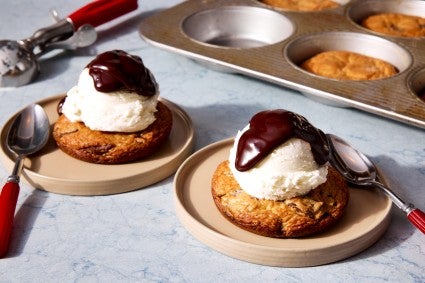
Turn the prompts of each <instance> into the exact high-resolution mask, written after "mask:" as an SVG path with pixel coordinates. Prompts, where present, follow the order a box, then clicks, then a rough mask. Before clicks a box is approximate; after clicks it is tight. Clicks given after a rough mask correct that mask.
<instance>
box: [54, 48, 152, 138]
mask: <svg viewBox="0 0 425 283" xmlns="http://www.w3.org/2000/svg"><path fill="white" fill-rule="evenodd" d="M158 96H159V91H158V85H157V83H156V81H155V79H154V77H153V75H152V74H151V72H150V71H149V70H148V69H147V68H146V67H145V66H144V65H143V62H142V60H141V58H140V57H137V56H134V55H130V54H127V53H125V52H124V51H121V50H114V51H109V52H105V53H102V54H100V55H99V56H98V57H96V59H94V60H93V61H92V62H91V63H90V64H89V65H88V66H87V67H86V68H85V69H84V70H83V71H82V72H81V74H80V76H79V80H78V84H77V85H76V86H74V87H73V88H71V89H70V90H69V91H68V93H67V97H66V99H65V102H64V103H63V105H62V108H61V111H62V113H63V114H64V115H65V116H66V117H67V118H68V120H70V121H71V122H83V123H84V124H85V125H86V126H87V127H88V128H90V129H92V130H99V131H108V132H137V131H141V130H143V129H145V128H147V127H148V126H149V125H150V124H152V123H153V122H154V121H155V112H156V105H157V102H158Z"/></svg>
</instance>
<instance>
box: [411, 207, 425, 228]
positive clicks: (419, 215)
mask: <svg viewBox="0 0 425 283" xmlns="http://www.w3.org/2000/svg"><path fill="white" fill-rule="evenodd" d="M407 218H408V219H409V221H410V222H412V224H413V225H415V226H416V227H417V228H418V229H419V230H421V231H422V233H424V234H425V213H424V212H423V211H422V210H420V209H417V208H415V209H414V210H412V211H411V212H410V213H409V214H408V215H407Z"/></svg>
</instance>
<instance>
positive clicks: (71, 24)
mask: <svg viewBox="0 0 425 283" xmlns="http://www.w3.org/2000/svg"><path fill="white" fill-rule="evenodd" d="M137 6H138V5H137V0H96V1H92V2H90V3H89V4H87V5H85V6H83V7H82V8H80V9H78V10H77V11H75V12H73V13H72V14H70V15H69V16H68V17H67V18H65V19H62V20H58V21H57V22H56V23H55V24H53V25H51V26H48V27H45V28H42V29H39V30H37V31H36V32H35V33H34V34H33V35H32V36H31V37H29V38H26V39H23V40H18V41H14V40H0V87H18V86H22V85H25V84H27V83H29V82H30V81H31V80H32V79H34V78H35V76H36V75H37V74H38V72H39V65H38V61H37V59H38V57H40V56H41V55H43V54H45V53H46V52H48V51H50V50H52V49H69V48H71V49H72V48H77V47H84V46H88V45H90V44H92V43H93V42H94V41H96V37H97V35H96V31H95V30H94V27H97V26H99V25H101V24H104V23H106V22H108V21H111V20H113V19H115V18H117V17H119V16H122V15H124V14H126V13H128V12H131V11H133V10H135V9H137Z"/></svg>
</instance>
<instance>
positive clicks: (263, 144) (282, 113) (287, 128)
mask: <svg viewBox="0 0 425 283" xmlns="http://www.w3.org/2000/svg"><path fill="white" fill-rule="evenodd" d="M292 137H297V138H300V139H303V140H304V141H306V142H308V143H310V146H311V151H312V153H313V157H314V160H315V161H316V163H317V164H319V165H323V164H325V163H326V162H327V161H328V160H329V146H328V143H327V139H326V136H325V134H324V133H323V132H322V131H321V130H319V129H317V128H315V127H314V126H312V125H311V124H310V123H309V122H308V121H307V119H305V118H304V117H303V116H301V115H298V114H295V113H293V112H290V111H286V110H283V109H277V110H268V111H262V112H259V113H257V114H255V115H254V116H253V117H252V118H251V120H250V121H249V129H248V130H247V131H246V132H244V133H243V134H242V136H241V137H240V139H239V143H238V145H237V152H236V164H235V166H236V169H237V170H239V171H247V170H249V169H251V168H252V167H254V166H255V164H257V163H258V162H259V161H261V160H262V159H263V158H264V157H266V156H267V155H268V154H269V153H270V152H271V151H272V150H273V149H275V148H276V147H278V146H279V145H281V144H282V143H285V142H286V141H287V140H289V139H290V138H292Z"/></svg>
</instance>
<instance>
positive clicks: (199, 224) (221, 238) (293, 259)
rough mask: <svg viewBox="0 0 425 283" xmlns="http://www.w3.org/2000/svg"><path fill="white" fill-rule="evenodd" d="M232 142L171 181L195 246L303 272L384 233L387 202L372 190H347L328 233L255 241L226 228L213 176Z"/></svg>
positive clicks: (190, 163)
mask: <svg viewBox="0 0 425 283" xmlns="http://www.w3.org/2000/svg"><path fill="white" fill-rule="evenodd" d="M232 143H233V139H227V140H223V141H220V142H217V143H214V144H211V145H209V146H207V147H205V148H204V149H202V150H200V151H198V152H196V153H194V154H193V155H192V156H190V157H189V158H188V159H187V160H186V161H185V162H184V163H183V164H182V165H181V166H180V168H179V169H178V171H177V173H176V176H175V179H174V194H175V195H174V197H175V205H176V212H177V216H178V217H179V219H180V221H181V222H182V224H183V225H184V226H185V227H186V229H187V230H188V231H189V232H190V233H191V234H192V235H193V236H194V237H195V238H197V239H198V240H199V241H201V242H203V243H205V244H206V245H208V246H210V247H211V248H213V249H215V250H217V251H219V252H221V253H223V254H226V255H228V256H231V257H234V258H237V259H241V260H245V261H249V262H253V263H258V264H263V265H271V266H284V267H305V266H314V265H321V264H326V263H331V262H335V261H338V260H341V259H344V258H347V257H349V256H352V255H354V254H356V253H359V252H361V251H362V250H364V249H366V248H367V247H369V246H370V245H372V244H373V243H374V242H376V241H377V240H378V239H379V238H380V237H381V235H382V234H383V233H384V232H385V230H386V228H387V226H388V224H389V221H390V210H391V201H390V200H389V199H388V198H387V197H386V196H384V195H382V194H380V193H378V192H376V191H375V190H373V189H371V190H362V189H350V201H349V205H348V207H347V211H346V213H345V216H344V217H343V218H342V219H341V220H340V221H339V222H338V223H337V225H336V226H334V227H333V228H332V229H330V230H328V231H327V232H324V233H321V234H318V235H315V236H311V237H308V238H301V239H275V238H268V237H263V236H258V235H255V234H253V233H250V232H247V231H245V230H243V229H240V228H239V227H237V226H235V225H233V224H232V223H230V222H229V221H228V220H227V219H225V218H224V217H223V216H222V215H221V214H220V212H219V211H218V210H217V208H216V207H215V204H214V201H213V199H212V196H211V192H210V182H211V177H212V174H213V172H214V170H215V168H216V167H217V165H218V164H219V163H220V162H222V161H223V160H225V159H226V158H227V157H228V154H229V150H230V148H231V146H232Z"/></svg>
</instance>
